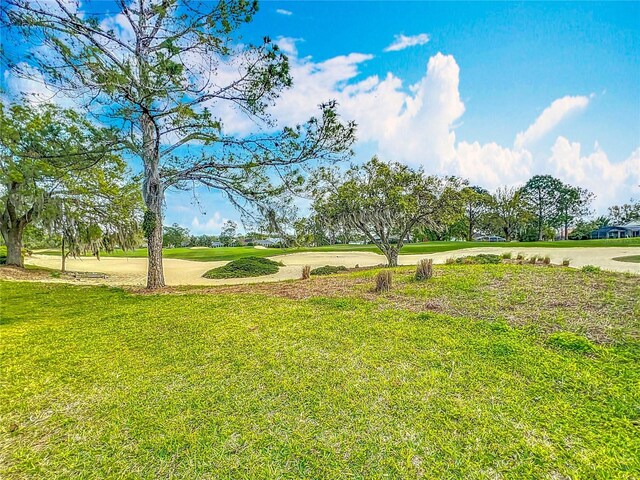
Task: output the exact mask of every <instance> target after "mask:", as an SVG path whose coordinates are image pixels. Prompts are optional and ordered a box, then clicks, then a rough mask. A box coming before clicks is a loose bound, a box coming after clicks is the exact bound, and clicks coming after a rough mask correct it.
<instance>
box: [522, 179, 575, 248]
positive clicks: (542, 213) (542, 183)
mask: <svg viewBox="0 0 640 480" xmlns="http://www.w3.org/2000/svg"><path fill="white" fill-rule="evenodd" d="M563 187H564V185H563V184H562V182H561V181H560V180H558V179H557V178H554V177H552V176H551V175H534V176H533V177H531V179H529V181H527V183H526V184H525V185H524V187H522V190H521V195H522V199H523V201H524V202H525V204H526V205H527V206H528V208H529V209H530V211H531V213H532V214H533V215H534V216H535V219H536V220H535V225H536V231H537V239H538V240H542V239H543V238H544V237H543V233H544V228H545V227H548V226H551V225H552V223H553V222H554V221H555V219H556V216H557V206H558V202H559V199H560V193H561V191H562V189H563Z"/></svg>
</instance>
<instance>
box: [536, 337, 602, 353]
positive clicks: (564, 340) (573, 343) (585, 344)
mask: <svg viewBox="0 0 640 480" xmlns="http://www.w3.org/2000/svg"><path fill="white" fill-rule="evenodd" d="M547 344H548V345H551V346H554V347H558V348H562V349H563V350H571V351H572V352H578V353H591V352H593V351H594V350H595V347H594V345H593V343H591V342H590V341H589V340H588V339H587V338H585V337H583V336H582V335H578V334H577V333H573V332H557V333H552V334H551V335H549V338H548V339H547Z"/></svg>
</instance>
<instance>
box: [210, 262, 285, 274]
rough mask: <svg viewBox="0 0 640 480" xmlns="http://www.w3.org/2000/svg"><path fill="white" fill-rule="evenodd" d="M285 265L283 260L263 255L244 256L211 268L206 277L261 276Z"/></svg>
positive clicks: (276, 270) (274, 271)
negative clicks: (279, 260)
mask: <svg viewBox="0 0 640 480" xmlns="http://www.w3.org/2000/svg"><path fill="white" fill-rule="evenodd" d="M280 266H283V263H282V262H274V261H273V260H269V259H268V258H262V257H244V258H239V259H238V260H233V261H232V262H229V263H227V264H226V265H223V266H222V267H218V268H214V269H212V270H209V271H208V272H206V273H205V274H204V275H202V276H203V277H204V278H245V277H260V276H263V275H271V274H273V273H278V267H280Z"/></svg>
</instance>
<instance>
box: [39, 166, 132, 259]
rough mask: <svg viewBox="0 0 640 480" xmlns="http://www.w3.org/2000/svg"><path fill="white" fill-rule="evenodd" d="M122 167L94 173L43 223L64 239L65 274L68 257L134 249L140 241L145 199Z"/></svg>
mask: <svg viewBox="0 0 640 480" xmlns="http://www.w3.org/2000/svg"><path fill="white" fill-rule="evenodd" d="M127 173H128V172H127V171H126V168H125V164H124V163H123V164H122V165H121V167H120V168H119V169H118V170H114V169H112V170H110V171H107V172H105V171H98V172H94V173H93V175H92V176H91V177H89V178H86V180H85V181H84V182H82V184H81V185H78V186H77V188H75V189H73V190H72V191H69V192H67V193H66V194H65V195H61V196H59V198H57V201H56V205H55V206H56V208H55V212H56V213H55V215H54V216H53V217H51V218H45V219H43V222H42V223H44V224H45V226H46V227H47V228H48V229H49V230H50V231H54V232H56V233H57V234H58V235H60V238H61V250H62V271H63V272H64V271H65V269H66V259H67V257H68V256H69V255H71V256H74V257H76V256H78V255H80V254H83V253H90V254H91V255H94V256H96V257H97V258H98V259H100V252H101V251H107V252H111V251H113V250H114V249H115V248H116V247H120V248H122V249H124V250H127V249H133V248H135V246H136V245H137V244H138V243H139V240H140V235H139V234H140V223H141V220H142V219H141V212H142V198H141V196H140V189H139V188H138V185H137V182H127V181H125V179H124V176H125V175H126V174H127Z"/></svg>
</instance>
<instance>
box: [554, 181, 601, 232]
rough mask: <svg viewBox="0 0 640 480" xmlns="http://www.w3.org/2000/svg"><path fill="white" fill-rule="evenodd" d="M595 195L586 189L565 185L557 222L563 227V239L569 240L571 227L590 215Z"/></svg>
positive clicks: (559, 202)
mask: <svg viewBox="0 0 640 480" xmlns="http://www.w3.org/2000/svg"><path fill="white" fill-rule="evenodd" d="M593 198H594V195H593V193H592V192H590V191H589V190H587V189H585V188H581V187H573V186H571V185H563V186H562V188H561V189H560V191H559V195H558V199H557V205H556V211H557V213H556V220H557V223H558V224H559V225H560V226H561V227H562V238H563V239H564V240H568V238H569V226H570V225H573V224H574V223H575V221H576V220H578V219H581V218H582V217H585V216H587V215H589V213H590V212H591V202H592V201H593Z"/></svg>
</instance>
